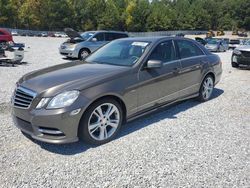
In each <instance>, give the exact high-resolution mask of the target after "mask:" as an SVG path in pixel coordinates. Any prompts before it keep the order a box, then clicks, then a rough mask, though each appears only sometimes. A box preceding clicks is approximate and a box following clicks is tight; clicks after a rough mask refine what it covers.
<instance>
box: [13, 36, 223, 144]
mask: <svg viewBox="0 0 250 188" xmlns="http://www.w3.org/2000/svg"><path fill="white" fill-rule="evenodd" d="M221 74H222V64H221V60H220V58H219V57H218V56H217V55H215V54H212V53H211V52H209V51H208V50H206V49H205V48H204V47H203V46H202V45H200V44H199V43H197V42H195V41H194V40H191V39H185V38H180V37H150V38H148V37H143V38H123V39H118V40H114V41H112V42H110V43H108V44H107V45H105V46H103V47H101V48H100V49H98V50H97V51H95V52H94V53H93V54H91V55H90V56H89V57H87V58H86V59H85V61H74V62H72V63H65V64H60V65H57V66H53V67H49V68H45V69H43V70H38V71H34V72H31V73H29V74H27V75H24V76H23V77H22V78H21V79H20V80H19V81H18V82H17V86H16V89H15V91H14V94H13V97H12V106H13V107H12V115H13V119H14V122H15V124H16V126H17V127H18V128H19V129H21V130H22V131H23V132H25V133H26V134H28V135H30V136H31V137H33V138H34V139H37V140H40V141H43V142H49V143H68V142H74V141H77V140H78V139H79V138H80V139H83V140H84V141H86V142H89V143H92V144H103V143H106V142H108V141H110V140H111V139H113V138H114V137H115V136H116V135H117V133H118V131H119V130H120V128H121V125H122V124H123V123H124V122H126V121H129V120H131V119H134V118H136V117H139V116H140V115H142V114H145V113H148V112H150V111H151V110H155V109H157V108H160V107H162V106H166V105H170V104H173V103H174V102H178V101H181V100H186V99H188V98H194V97H198V99H199V100H200V101H207V100H209V99H210V98H211V96H212V93H213V88H214V86H215V85H216V84H217V83H218V82H219V80H220V78H221ZM38 83H39V84H38Z"/></svg>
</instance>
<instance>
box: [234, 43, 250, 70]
mask: <svg viewBox="0 0 250 188" xmlns="http://www.w3.org/2000/svg"><path fill="white" fill-rule="evenodd" d="M231 64H232V67H234V68H236V67H239V66H240V65H250V41H248V42H246V43H245V45H244V46H241V47H239V48H235V49H234V51H233V54H232V58H231Z"/></svg>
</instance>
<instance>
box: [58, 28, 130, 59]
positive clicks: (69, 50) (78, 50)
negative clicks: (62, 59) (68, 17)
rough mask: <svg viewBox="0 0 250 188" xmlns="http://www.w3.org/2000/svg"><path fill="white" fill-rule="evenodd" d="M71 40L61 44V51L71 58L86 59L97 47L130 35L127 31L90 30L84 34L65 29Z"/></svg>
mask: <svg viewBox="0 0 250 188" xmlns="http://www.w3.org/2000/svg"><path fill="white" fill-rule="evenodd" d="M65 33H66V34H67V35H68V36H69V38H70V39H69V40H67V41H66V42H64V43H63V44H61V46H60V47H59V52H60V53H61V54H62V55H64V56H66V57H70V58H78V59H84V58H86V57H87V56H88V55H89V54H91V53H92V52H93V51H95V50H96V49H98V48H100V47H101V46H103V45H105V44H107V43H108V42H110V41H112V40H115V39H119V38H126V37H128V34H127V33H124V32H117V31H88V32H84V33H82V34H79V33H78V32H76V31H74V30H73V29H70V28H67V29H65Z"/></svg>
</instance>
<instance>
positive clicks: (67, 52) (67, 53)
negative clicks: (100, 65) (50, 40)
mask: <svg viewBox="0 0 250 188" xmlns="http://www.w3.org/2000/svg"><path fill="white" fill-rule="evenodd" d="M59 53H60V54H61V55H64V56H66V57H70V58H78V51H77V50H75V49H67V48H66V49H62V47H60V48H59Z"/></svg>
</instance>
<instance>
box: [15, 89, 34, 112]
mask: <svg viewBox="0 0 250 188" xmlns="http://www.w3.org/2000/svg"><path fill="white" fill-rule="evenodd" d="M35 96H36V93H35V92H33V91H31V90H29V89H26V88H23V87H17V88H16V90H15V93H14V97H13V104H14V106H15V107H18V108H23V109H28V108H29V107H30V105H31V103H32V101H33V99H34V98H35Z"/></svg>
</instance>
